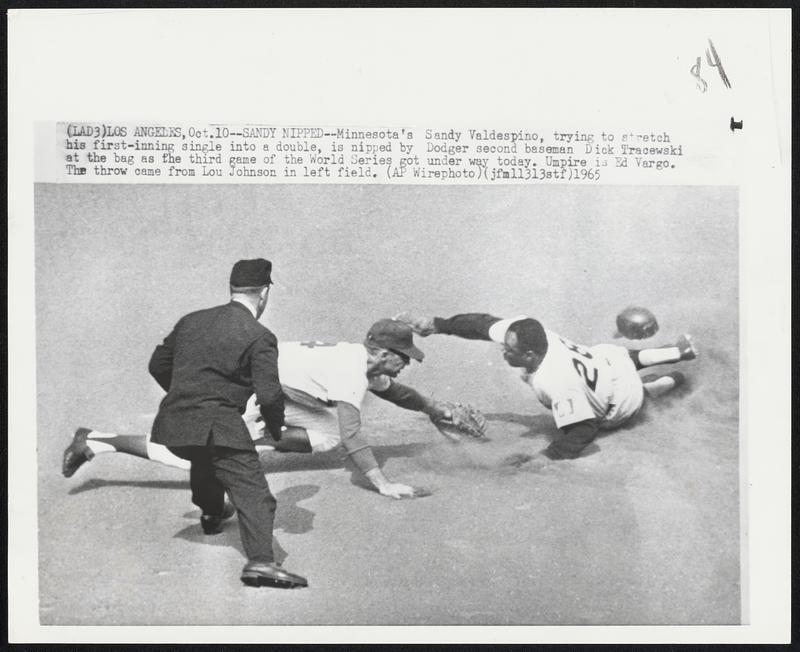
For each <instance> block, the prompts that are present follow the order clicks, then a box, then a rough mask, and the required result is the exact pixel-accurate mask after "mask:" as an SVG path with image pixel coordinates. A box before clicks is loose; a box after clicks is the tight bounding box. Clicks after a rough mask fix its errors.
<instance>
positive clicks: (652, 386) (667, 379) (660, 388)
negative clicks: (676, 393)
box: [642, 376, 678, 398]
mask: <svg viewBox="0 0 800 652" xmlns="http://www.w3.org/2000/svg"><path fill="white" fill-rule="evenodd" d="M677 384H678V383H677V382H676V381H675V379H674V378H673V377H672V376H659V377H658V378H655V379H654V380H650V381H646V382H643V383H642V386H643V387H644V391H645V392H647V395H648V396H649V397H651V398H655V397H657V396H661V395H662V394H666V393H667V392H669V391H670V390H672V389H674V388H675V386H676V385H677Z"/></svg>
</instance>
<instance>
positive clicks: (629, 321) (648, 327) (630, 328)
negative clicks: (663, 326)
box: [617, 306, 658, 340]
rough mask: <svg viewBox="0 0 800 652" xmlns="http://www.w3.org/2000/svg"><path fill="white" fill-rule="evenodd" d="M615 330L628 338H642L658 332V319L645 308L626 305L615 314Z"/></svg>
mask: <svg viewBox="0 0 800 652" xmlns="http://www.w3.org/2000/svg"><path fill="white" fill-rule="evenodd" d="M617 330H618V331H619V333H620V334H621V335H622V336H623V337H626V338H628V339H629V340H643V339H645V338H647V337H652V336H653V335H655V334H656V333H657V332H658V321H657V320H656V316H655V315H654V314H653V313H652V312H650V311H649V310H648V309H647V308H641V307H639V306H628V307H627V308H625V310H623V311H622V312H621V313H619V314H618V315H617Z"/></svg>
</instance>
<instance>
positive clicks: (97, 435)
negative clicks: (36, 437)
mask: <svg viewBox="0 0 800 652" xmlns="http://www.w3.org/2000/svg"><path fill="white" fill-rule="evenodd" d="M253 443H254V445H255V449H256V452H258V453H261V452H264V451H278V452H279V453H310V452H311V445H310V443H309V438H308V433H307V432H306V431H305V430H304V429H303V428H295V427H289V428H286V429H284V431H283V436H282V437H281V441H279V442H276V441H273V440H272V439H266V440H265V439H264V438H263V437H262V438H260V439H256V440H254V441H253ZM103 453H122V454H124V455H133V456H134V457H140V458H142V459H146V460H153V461H154V462H160V463H162V464H166V465H167V466H173V467H175V468H178V469H184V470H186V471H188V470H189V468H190V464H189V461H188V460H184V459H181V458H180V457H178V456H177V455H174V454H173V453H171V452H170V450H169V449H168V448H167V447H166V446H162V445H161V444H154V443H153V442H151V441H150V435H119V434H116V433H113V432H102V431H100V430H92V429H91V428H78V429H77V430H76V431H75V434H74V435H73V436H72V442H70V444H69V446H67V448H66V449H65V450H64V457H63V462H62V465H61V472H62V473H63V474H64V477H66V478H69V477H72V476H73V475H74V474H75V472H76V471H77V470H78V469H79V468H80V467H81V466H83V465H84V464H85V463H86V462H88V461H89V460H91V459H93V458H94V457H95V456H97V455H100V454H103Z"/></svg>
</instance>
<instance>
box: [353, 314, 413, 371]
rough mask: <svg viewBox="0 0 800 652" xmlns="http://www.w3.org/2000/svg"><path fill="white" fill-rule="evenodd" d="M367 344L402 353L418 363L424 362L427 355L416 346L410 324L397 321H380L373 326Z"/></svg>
mask: <svg viewBox="0 0 800 652" xmlns="http://www.w3.org/2000/svg"><path fill="white" fill-rule="evenodd" d="M366 343H367V344H371V345H373V346H377V347H380V348H382V349H389V350H390V351H394V352H396V353H402V354H404V355H407V356H408V357H409V358H414V360H416V361H417V362H422V359H423V358H424V357H425V354H424V353H423V352H422V351H420V350H419V349H418V348H417V347H416V346H414V331H412V330H411V327H410V326H409V325H408V324H404V323H403V322H401V321H397V320H396V319H380V320H378V321H376V322H375V323H374V324H372V327H371V328H370V329H369V333H367V341H366Z"/></svg>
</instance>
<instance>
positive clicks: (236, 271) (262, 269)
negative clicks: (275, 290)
mask: <svg viewBox="0 0 800 652" xmlns="http://www.w3.org/2000/svg"><path fill="white" fill-rule="evenodd" d="M271 272H272V263H271V262H270V261H268V260H266V259H264V258H254V259H252V260H240V261H237V262H236V264H234V266H233V269H232V270H231V280H230V284H231V285H232V286H233V287H235V288H252V287H262V286H264V285H270V284H271V283H272V278H271V276H270V273H271Z"/></svg>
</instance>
